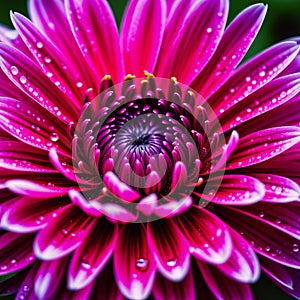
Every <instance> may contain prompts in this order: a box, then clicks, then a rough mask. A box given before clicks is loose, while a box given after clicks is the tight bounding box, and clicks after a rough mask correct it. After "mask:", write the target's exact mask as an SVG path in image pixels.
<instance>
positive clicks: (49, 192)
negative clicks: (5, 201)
mask: <svg viewBox="0 0 300 300" xmlns="http://www.w3.org/2000/svg"><path fill="white" fill-rule="evenodd" d="M5 186H6V187H7V188H8V189H10V190H11V191H12V192H14V193H16V194H19V195H24V196H29V197H33V198H55V197H59V196H63V195H66V194H68V192H69V190H70V189H69V188H63V187H57V186H46V185H41V184H38V183H34V182H32V181H29V180H21V179H12V180H8V181H6V183H5Z"/></svg>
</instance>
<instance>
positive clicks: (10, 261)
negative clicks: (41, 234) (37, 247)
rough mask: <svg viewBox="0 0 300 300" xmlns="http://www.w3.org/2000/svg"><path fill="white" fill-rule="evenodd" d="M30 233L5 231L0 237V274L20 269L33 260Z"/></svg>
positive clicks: (31, 236) (32, 236)
mask: <svg viewBox="0 0 300 300" xmlns="http://www.w3.org/2000/svg"><path fill="white" fill-rule="evenodd" d="M33 238H34V235H32V234H30V235H29V234H21V235H20V234H16V233H11V232H6V233H4V234H2V235H1V237H0V261H1V264H0V275H4V274H9V273H12V272H15V271H19V270H22V269H23V268H25V267H27V266H28V265H30V264H31V263H33V262H34V260H35V258H34V254H33V251H32V242H33Z"/></svg>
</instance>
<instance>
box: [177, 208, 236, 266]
mask: <svg viewBox="0 0 300 300" xmlns="http://www.w3.org/2000/svg"><path fill="white" fill-rule="evenodd" d="M175 222H176V224H177V225H178V227H179V229H180V230H181V232H182V234H183V235H184V236H185V238H186V239H187V240H188V242H189V248H190V253H191V254H192V255H194V256H195V257H196V258H198V259H200V260H203V261H206V262H209V263H212V264H221V263H224V262H225V261H226V260H227V259H228V258H229V256H230V254H231V250H232V243H231V238H230V234H229V232H228V230H227V227H226V225H225V224H224V223H223V222H222V221H221V220H220V219H219V218H218V217H216V216H215V215H213V214H212V213H210V212H209V211H208V210H206V209H204V208H200V207H198V206H193V207H192V208H191V209H190V210H189V211H187V212H186V213H184V214H183V215H181V216H179V217H177V218H176V219H175Z"/></svg>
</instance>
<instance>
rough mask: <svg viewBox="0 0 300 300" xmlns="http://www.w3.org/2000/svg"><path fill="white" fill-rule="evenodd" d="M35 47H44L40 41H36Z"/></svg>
mask: <svg viewBox="0 0 300 300" xmlns="http://www.w3.org/2000/svg"><path fill="white" fill-rule="evenodd" d="M36 46H37V48H39V49H42V48H43V47H44V45H43V43H42V42H37V43H36Z"/></svg>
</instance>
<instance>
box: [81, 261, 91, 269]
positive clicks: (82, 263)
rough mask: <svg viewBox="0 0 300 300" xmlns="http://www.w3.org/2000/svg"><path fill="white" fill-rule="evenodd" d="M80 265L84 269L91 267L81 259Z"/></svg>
mask: <svg viewBox="0 0 300 300" xmlns="http://www.w3.org/2000/svg"><path fill="white" fill-rule="evenodd" d="M81 266H82V268H83V269H86V270H90V269H91V265H90V264H89V263H87V262H85V261H82V262H81Z"/></svg>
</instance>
